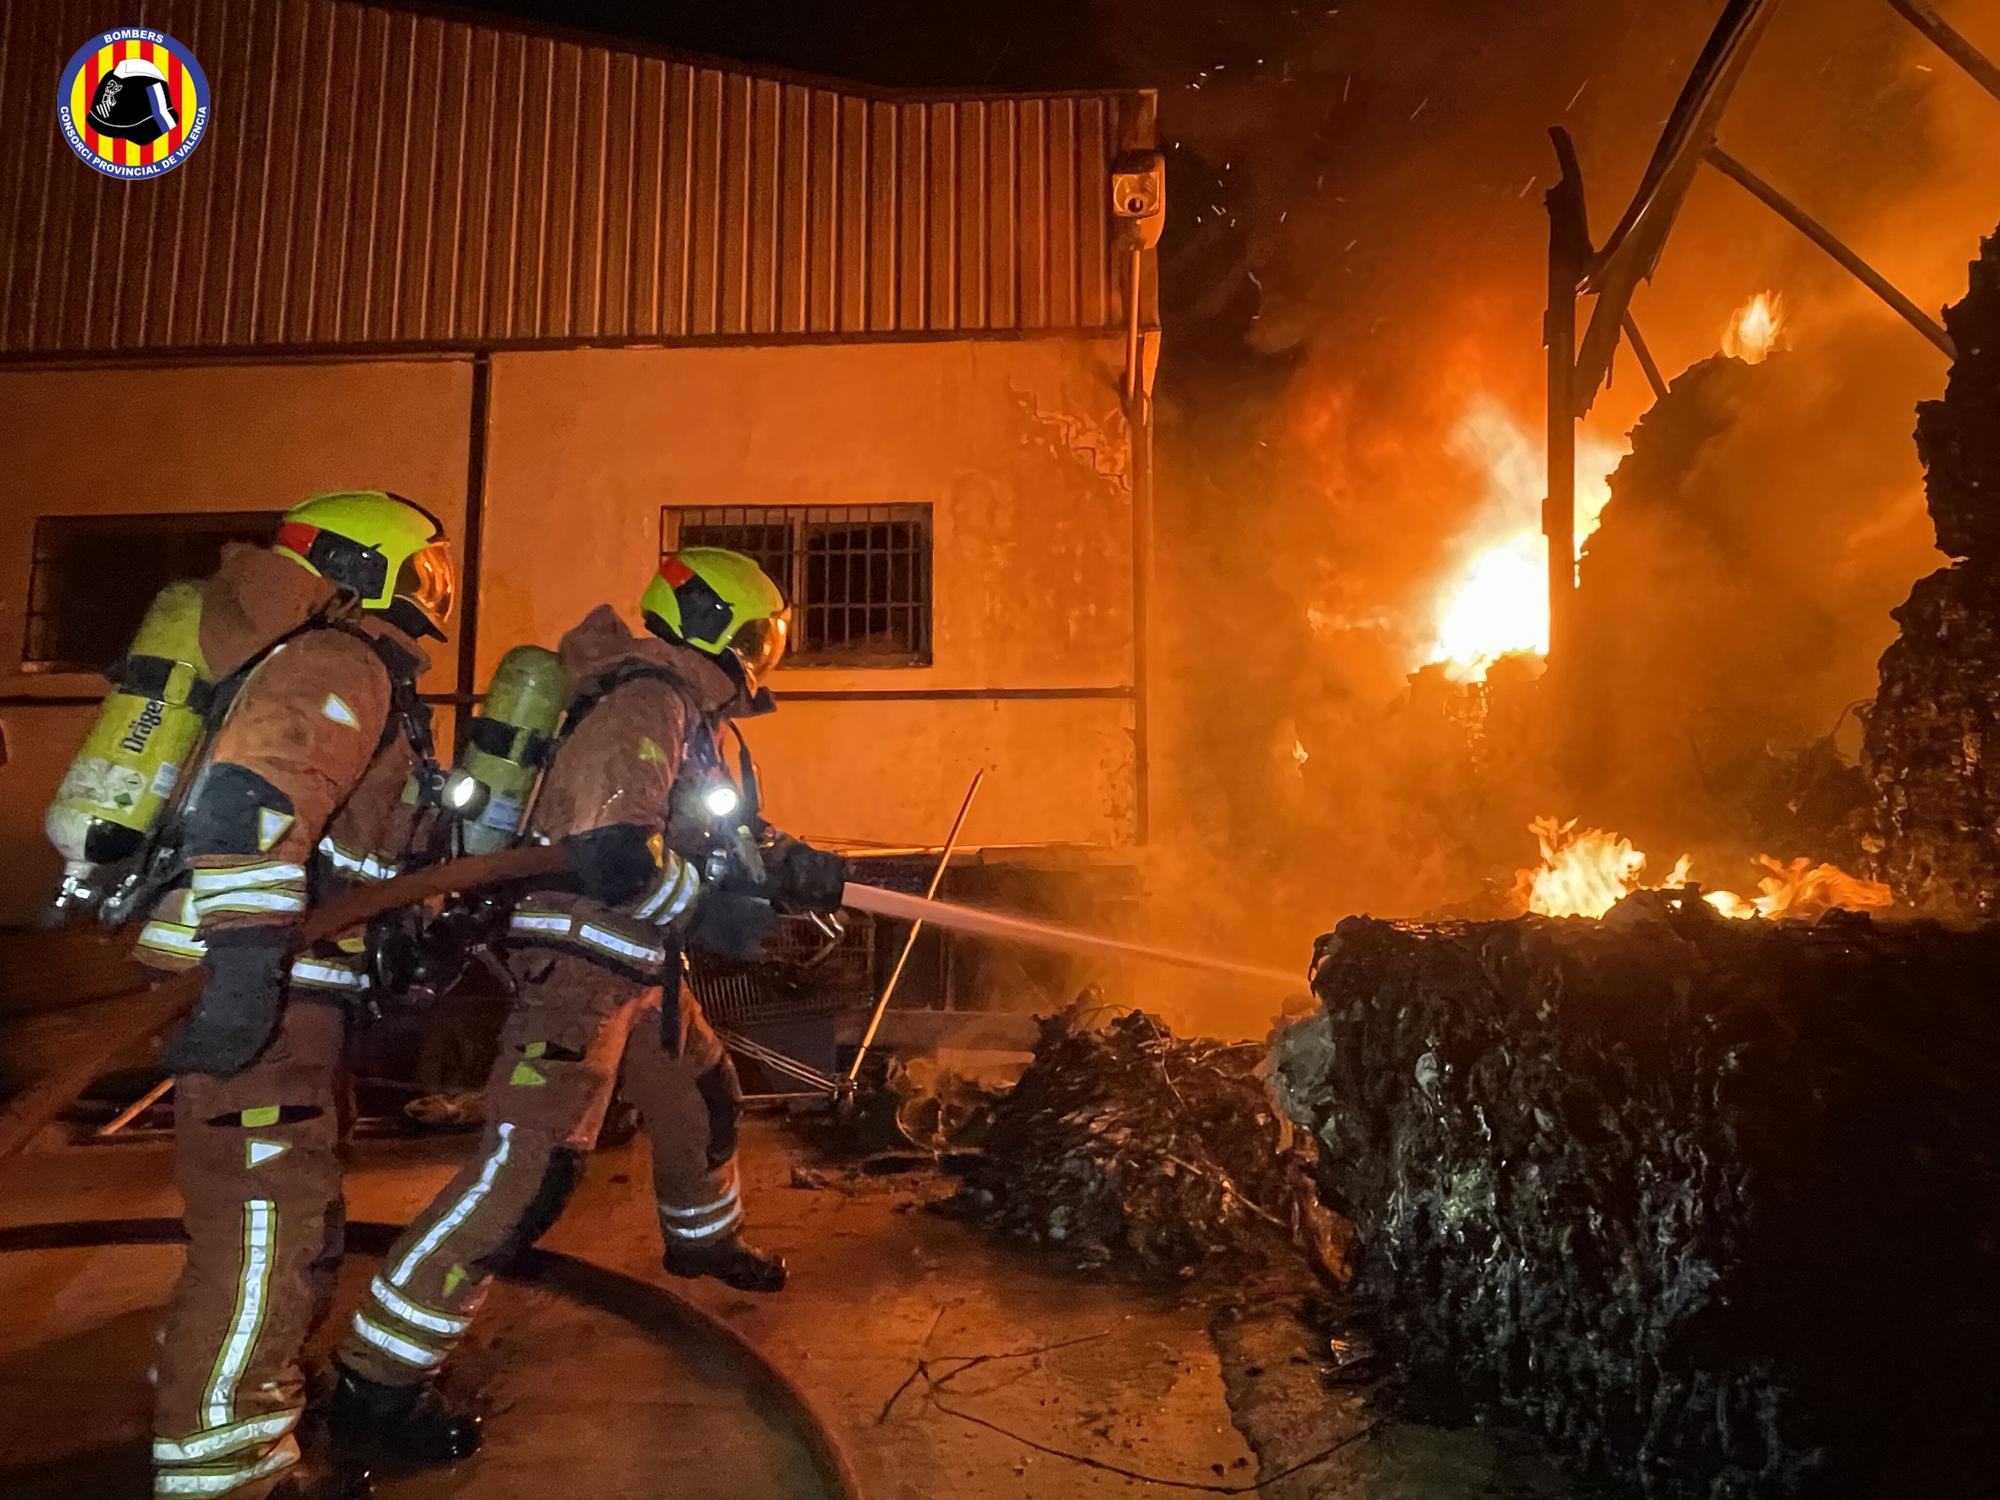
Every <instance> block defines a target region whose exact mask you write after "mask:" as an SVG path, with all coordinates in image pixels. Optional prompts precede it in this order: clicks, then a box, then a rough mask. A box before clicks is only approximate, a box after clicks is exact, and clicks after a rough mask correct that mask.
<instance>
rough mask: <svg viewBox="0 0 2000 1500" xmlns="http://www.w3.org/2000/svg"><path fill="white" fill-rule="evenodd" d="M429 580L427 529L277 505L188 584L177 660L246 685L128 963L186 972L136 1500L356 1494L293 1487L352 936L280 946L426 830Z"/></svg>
mask: <svg viewBox="0 0 2000 1500" xmlns="http://www.w3.org/2000/svg"><path fill="white" fill-rule="evenodd" d="M452 584H453V574H452V565H451V556H450V552H449V550H448V548H447V546H446V543H445V541H444V538H443V535H442V531H441V529H440V527H439V525H438V523H437V521H436V520H435V519H434V518H432V517H431V516H430V515H428V514H426V513H425V512H424V511H423V510H421V509H419V508H418V507H417V506H415V505H413V504H412V503H410V502H409V501H407V500H404V499H401V498H400V497H397V496H394V495H390V494H387V493H384V492H381V491H364V492H358V493H346V494H336V495H322V496H319V497H317V498H315V499H312V500H309V501H307V502H305V503H304V504H302V505H300V506H298V507H296V508H295V509H293V510H292V511H290V512H288V513H287V514H286V516H285V517H284V520H283V523H282V525H281V527H280V529H279V531H278V537H277V544H276V546H275V547H273V548H271V549H268V550H267V549H262V548H254V547H236V548H231V549H229V550H228V551H227V552H226V553H225V555H224V558H223V561H222V565H221V567H220V569H219V570H218V571H217V573H216V575H215V576H214V577H213V578H211V579H210V580H209V581H208V582H207V583H206V584H205V585H204V597H203V606H202V622H201V631H202V642H201V644H202V651H203V654H204V655H205V657H206V658H207V660H208V662H209V664H210V665H211V666H212V667H214V668H215V669H216V670H217V671H218V672H219V673H224V674H227V673H231V672H242V669H243V668H245V667H246V666H247V668H248V670H247V672H246V673H243V675H241V677H240V685H239V686H238V687H237V688H236V691H235V695H234V697H233V699H232V700H231V703H230V706H229V708H228V710H227V712H226V716H225V717H224V718H223V720H222V722H221V725H220V727H219V728H218V729H217V731H216V733H215V737H214V740H213V742H212V744H211V746H210V747H209V749H208V751H207V753H206V756H205V758H204V761H203V764H202V768H201V770H200V771H199V772H198V773H197V774H198V779H197V780H196V782H195V784H194V786H193V788H192V790H191V792H190V796H189V802H188V805H187V809H186V812H185V815H184V823H183V828H182V839H183V844H182V847H183V850H184V853H185V856H186V858H187V863H188V865H189V867H190V873H189V875H188V877H187V881H186V885H185V887H184V888H183V889H180V890H177V891H174V892H172V893H171V894H170V895H169V896H168V897H167V898H166V900H165V902H164V903H163V905H162V908H161V909H160V910H158V911H156V912H155V914H154V917H153V920H152V921H151V922H149V923H148V924H147V926H146V928H145V932H144V935H143V936H142V938H141V945H140V956H141V957H142V958H143V959H145V960H147V961H149V962H153V963H156V964H159V965H165V966H172V965H175V964H179V965H183V966H187V965H193V964H199V965H200V966H201V967H202V968H203V969H204V971H205V972H206V975H207V983H206V985H205V987H204V989H203V991H202V995H201V999H200V1000H199V1002H198V1003H197V1005H196V1007H195V1010H194V1013H193V1015H192V1017H191V1018H190V1020H189V1021H188V1023H187V1024H186V1026H185V1027H184V1028H183V1029H182V1030H181V1031H180V1032H179V1034H178V1035H176V1036H175V1037H174V1038H173V1039H172V1041H171V1042H170V1044H169V1046H168V1051H167V1060H168V1065H169V1067H170V1069H171V1071H172V1072H173V1073H174V1074H175V1075H176V1087H177V1094H176V1107H175V1110H174V1115H175V1122H176V1167H175V1170H176V1176H177V1178H178V1182H179V1186H180V1191H181V1195H182V1198H183V1200H184V1203H185V1213H184V1221H185V1225H186V1230H187V1238H188V1245H187V1258H186V1263H185V1265H184V1267H183V1269H182V1272H181V1276H180V1280H179V1282H178V1283H177V1284H176V1286H175V1288H174V1293H173V1297H172V1300H171V1301H170V1303H169V1305H168V1309H167V1315H166V1322H165V1326H164V1328H163V1330H162V1336H161V1353H160V1360H159V1367H158V1372H157V1382H158V1395H157V1403H156V1408H155V1415H154V1423H153V1435H154V1436H153V1473H154V1491H155V1493H156V1494H157V1495H160V1496H169V1495H176V1496H179V1495H206V1496H213V1495H232V1496H233V1495H241V1496H243V1497H245V1500H264V1497H265V1496H267V1495H272V1496H285V1497H288V1500H293V1497H296V1500H305V1497H321V1496H328V1495H351V1494H353V1493H356V1490H355V1488H354V1485H353V1483H352V1481H351V1476H349V1477H343V1476H342V1475H340V1474H338V1473H334V1472H323V1471H318V1470H314V1469H312V1468H310V1467H295V1465H297V1463H298V1460H299V1457H300V1454H299V1448H298V1444H297V1439H296V1436H295V1431H294V1430H295V1428H296V1426H297V1424H298V1422H299V1420H300V1415H301V1411H302V1408H303V1406H304V1404H305V1402H304V1392H303V1388H302V1379H301V1376H300V1373H299V1369H298V1365H297V1359H298V1354H299V1350H300V1346H301V1345H302V1343H303V1342H304V1340H305V1338H306V1335H307V1332H308V1330H309V1329H310V1327H311V1325H312V1324H313V1323H314V1322H315V1321H316V1320H317V1318H318V1317H319V1316H320V1315H321V1314H322V1313H323V1312H324V1310H325V1307H326V1303H327V1300H328V1299H329V1298H330V1296H331V1293H332V1277H333V1272H334V1269H335V1267H336V1265H337V1264H338V1261H339V1256H340V1249H341V1195H340V1166H339V1162H338V1160H337V1157H336V1140H337V1135H338V1128H339V1127H338V1123H337V1120H336V1086H335V1080H336V1074H337V1071H338V1069H339V1067H340V1063H341V1057H342V1052H343V1050H344V1044H345V1039H346V1031H347V1025H348V1020H349V1011H350V1007H351V1005H352V1003H353V1002H354V1001H355V1000H356V999H357V998H358V997H359V996H360V995H361V994H362V993H363V992H364V991H365V990H366V989H367V987H368V984H369V980H368V976H367V968H366V960H365V956H364V955H363V954H362V953H361V952H360V951H359V949H360V943H359V940H358V938H349V939H346V940H343V941H336V942H330V943H326V944H322V945H320V946H319V947H317V948H315V949H312V950H308V951H305V952H299V953H294V952H293V951H292V948H293V945H292V942H291V938H292V934H293V932H294V930H295V929H296V928H297V927H298V925H299V924H300V923H301V922H302V921H303V919H304V916H305V913H306V911H307V908H308V906H309V905H311V904H314V903H317V902H320V901H323V900H325V899H327V898H328V897H329V896H330V895H332V894H334V893H335V892H337V891H338V890H339V889H340V888H342V887H343V886H345V885H347V884H349V883H352V882H356V881H372V880H382V879H387V878H389V877H391V876H393V875H395V874H396V873H397V872H398V869H399V867H400V865H401V864H402V863H403V862H404V861H405V859H406V858H407V856H408V853H409V851H410V850H411V849H412V848H413V847H414V846H415V841H416V839H417V836H418V834H419V831H420V830H419V824H420V822H421V821H422V820H423V819H424V818H425V817H426V816H427V814H426V812H425V810H424V809H423V807H422V806H421V805H420V799H417V798H413V797H410V796H408V795H406V793H407V791H408V789H409V788H411V787H412V786H413V785H420V784H423V783H424V782H426V781H428V780H429V778H430V771H431V766H430V743H429V725H428V716H427V711H426V710H425V709H424V707H423V705H422V704H421V702H420V701H419V699H418V698H417V694H416V682H417V678H418V675H419V673H421V672H422V670H423V668H424V665H425V659H424V656H423V653H422V652H421V651H420V650H419V649H418V647H417V645H416V638H417V637H418V636H420V635H434V634H439V633H441V630H442V627H443V626H444V624H445V623H446V621H447V620H448V619H449V618H450V614H451V606H452ZM274 641H275V642H277V644H276V645H275V646H273V645H272V643H273V642H274ZM473 1436H474V1437H476V1433H474V1434H473ZM464 1441H469V1439H467V1438H465V1437H464V1435H461V1442H464Z"/></svg>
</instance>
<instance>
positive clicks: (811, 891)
mask: <svg viewBox="0 0 2000 1500" xmlns="http://www.w3.org/2000/svg"><path fill="white" fill-rule="evenodd" d="M769 868H770V877H771V878H770V883H771V899H772V900H773V901H774V902H776V903H777V904H778V906H779V907H780V908H781V909H783V910H785V911H809V912H824V913H827V914H831V913H833V912H837V911H839V910H840V908H841V905H842V896H843V894H844V892H845V889H846V886H847V860H846V858H845V857H844V856H842V855H838V854H830V853H828V852H827V851H826V850H824V849H815V848H813V846H812V845H811V844H808V843H806V842H805V841H804V840H802V839H795V838H789V837H781V838H780V839H779V841H778V844H777V847H776V848H775V849H773V850H772V851H771V857H770V861H769Z"/></svg>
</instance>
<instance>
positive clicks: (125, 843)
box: [43, 582, 211, 919]
mask: <svg viewBox="0 0 2000 1500" xmlns="http://www.w3.org/2000/svg"><path fill="white" fill-rule="evenodd" d="M106 675H107V676H108V677H109V678H110V680H111V692H110V693H109V694H108V695H107V696H106V697H105V699H104V703H103V706H102V707H100V708H99V709H98V711H97V718H96V719H95V720H94V721H93V722H92V724H91V726H90V732H89V733H88V734H87V735H85V736H84V740H83V745H82V747H81V748H80V749H79V750H78V751H77V753H76V757H75V759H73V760H72V761H71V762H70V764H69V770H68V772H67V773H66V774H65V775H64V776H63V780H62V786H61V788H60V789H59V790H58V791H57V792H56V797H55V801H53V802H52V803H50V804H49V810H48V814H47V816H46V817H45V818H44V819H43V828H44V829H45V831H46V832H47V834H48V838H49V842H50V843H51V844H53V845H54V846H55V848H56V852H57V853H58V854H60V855H62V857H63V880H62V888H61V890H60V891H59V892H58V893H57V895H56V900H55V905H54V908H53V910H52V913H51V915H52V916H54V917H56V918H58V919H60V918H62V917H64V916H66V915H67V914H68V913H69V912H70V911H72V910H88V909H91V908H94V907H95V906H96V905H97V904H98V903H99V902H100V901H102V900H103V898H104V897H105V895H106V894H108V893H109V891H110V888H111V887H112V886H113V885H114V884H116V882H117V879H118V877H119V876H120V875H121V874H122V873H123V871H122V870H121V869H120V867H121V866H130V865H131V864H132V862H133V861H134V860H135V859H136V858H137V857H138V855H139V854H140V853H141V852H142V851H143V850H144V849H145V847H146V842H147V839H148V836H149V835H150V834H151V833H152V831H153V829H154V827H155V826H156V825H157V824H158V823H159V821H160V814H161V812H162V811H163V810H164V809H165V807H166V806H167V804H168V802H169V801H170V800H171V799H172V797H173V794H174V788H175V787H176V785H178V784H179V781H180V777H181V772H182V770H183V769H184V768H185V767H186V766H187V763H188V760H189V758H190V757H191V756H193V755H194V754H195V753H196V751H197V750H198V749H199V748H200V745H201V740H202V736H203V731H204V729H205V728H206V725H205V723H204V718H203V715H204V713H205V712H206V710H207V707H208V700H209V696H210V692H211V684H210V682H209V680H208V666H207V663H206V662H204V661H203V659H202V654H201V585H200V584H197V583H190V582H180V583H170V584H168V585H167V586H166V587H165V588H164V589H162V590H160V592H159V594H158V595H157V596H156V597H155V598H154V600H153V602H152V605H151V606H150V607H149V608H148V609H147V611H146V615H145V618H144V619H143V620H141V621H140V622H139V629H138V632H137V634H135V635H134V636H133V638H132V645H131V647H130V649H129V650H128V651H127V652H126V653H125V656H124V657H123V659H121V660H120V661H118V662H116V663H115V664H114V665H113V666H112V667H111V668H110V670H109V671H108V672H107V673H106Z"/></svg>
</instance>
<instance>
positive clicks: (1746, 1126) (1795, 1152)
mask: <svg viewBox="0 0 2000 1500" xmlns="http://www.w3.org/2000/svg"><path fill="white" fill-rule="evenodd" d="M1996 964H2000V931H1989V932H1983V933H1977V934H1958V933H1949V932H1945V931H1941V930H1939V929H1936V928H1934V927H1931V926H1929V925H1928V924H1925V925H1916V924H1911V925H1900V926H1893V925H1878V924H1876V923H1874V922H1872V921H1871V920H1869V919H1867V918H1862V917H1854V916H1834V917H1829V918H1827V919H1825V920H1823V921H1822V922H1820V923H1819V924H1818V925H1810V926H1809V925H1806V924H1804V923H1796V922H1784V923H1771V922H1763V921H1748V922H1735V921H1726V920H1723V919H1722V918H1721V917H1720V916H1718V915H1717V914H1715V913H1714V912H1712V911H1711V910H1710V909H1709V908H1708V907H1706V906H1705V905H1703V904H1702V903H1698V902H1692V901H1687V902H1677V901H1676V900H1675V899H1674V898H1673V897H1672V896H1671V894H1670V893H1660V892H1647V893H1641V894H1639V895H1637V896H1634V897H1632V898H1631V899H1630V900H1628V901H1627V902H1626V903H1625V904H1623V905H1621V906H1620V907H1619V908H1617V909H1616V910H1615V911H1614V912H1613V914H1612V916H1611V917H1610V918H1609V919H1608V920H1606V921H1603V922H1592V921H1583V920H1576V919H1569V920H1550V919H1543V918H1535V917H1529V918H1525V919H1519V920H1515V921H1508V922H1480V923H1452V924H1430V925H1418V924H1397V923H1389V922H1382V921H1375V920H1370V919H1366V918H1351V919H1349V920H1347V921H1345V922H1343V923H1341V925H1340V927H1339V928H1338V930H1337V931H1335V932H1334V933H1332V934H1331V935H1329V936H1327V937H1325V938H1323V939H1321V942H1320V948H1319V955H1318V960H1317V964H1316V968H1315V972H1314V988H1315V990H1316V991H1317V993H1318V995H1319V997H1320V999H1321V1001H1322V1004H1323V1007H1324V1011H1323V1014H1321V1015H1320V1016H1317V1017H1314V1018H1313V1019H1311V1020H1310V1021H1307V1022H1303V1023H1300V1024H1298V1025H1295V1026H1293V1027H1291V1028H1290V1029H1288V1030H1287V1031H1286V1032H1284V1033H1281V1034H1280V1037H1279V1039H1278V1042H1277V1044H1276V1052H1275V1077H1274V1082H1275V1085H1276V1088H1277V1092H1278V1095H1279V1098H1280V1100H1281V1101H1282V1102H1283V1103H1284V1106H1285V1108H1286V1110H1287V1112H1288V1113H1290V1114H1291V1115H1292V1116H1293V1118H1294V1119H1296V1120H1298V1121H1299V1122H1300V1123H1302V1124H1305V1125H1307V1126H1309V1127H1310V1128H1311V1129H1312V1130H1313V1132H1314V1134H1315V1135H1316V1137H1317V1139H1318V1141H1319V1145H1320V1180H1321V1184H1322V1187H1323V1191H1324V1194H1325V1197H1326V1201H1327V1202H1328V1204H1329V1205H1330V1206H1331V1207H1332V1208H1334V1209H1335V1210H1336V1211H1337V1212H1339V1213H1341V1214H1343V1215H1345V1216H1346V1217H1347V1218H1348V1219H1350V1220H1351V1221H1352V1222H1353V1225H1354V1228H1355V1232H1356V1241H1355V1247H1354V1254H1355V1269H1356V1277H1357V1281H1356V1285H1357V1287H1358V1288H1359V1289H1360V1290H1361V1293H1362V1295H1363V1296H1364V1297H1365V1298H1366V1299H1367V1300H1368V1301H1369V1302H1370V1303H1371V1304H1372V1305H1374V1306H1375V1307H1377V1308H1378V1309H1379V1310H1380V1313H1381V1315H1382V1317H1383V1319H1384V1321H1385V1323H1386V1325H1387V1326H1388V1327H1389V1329H1390V1330H1391V1331H1392V1332H1393V1333H1394V1334H1395V1335H1396V1336H1397V1337H1398V1338H1399V1339H1400V1340H1401V1341H1402V1343H1403V1344H1404V1346H1405V1348H1404V1353H1406V1354H1407V1356H1408V1357H1409V1358H1410V1359H1411V1361H1412V1362H1413V1364H1414V1365H1415V1366H1416V1367H1417V1368H1419V1369H1421V1370H1427V1371H1432V1372H1456V1374H1457V1375H1458V1376H1460V1377H1462V1378H1463V1380H1464V1381H1465V1382H1466V1385H1467V1387H1468V1390H1467V1394H1468V1395H1470V1396H1471V1397H1472V1398H1474V1399H1475V1400H1477V1401H1480V1402H1482V1403H1484V1404H1487V1405H1490V1406H1497V1407H1499V1408H1502V1409H1504V1410H1505V1411H1507V1412H1509V1413H1511V1414H1513V1415H1514V1416H1515V1417H1517V1418H1519V1419H1522V1420H1525V1421H1528V1422H1530V1423H1532V1424H1534V1425H1536V1426H1538V1427H1540V1428H1541V1429H1542V1430H1543V1431H1545V1432H1546V1433H1548V1434H1550V1435H1551V1436H1552V1437H1554V1438H1555V1439H1557V1440H1558V1441H1559V1442H1560V1443H1562V1444H1563V1445H1564V1446H1565V1447H1567V1448H1568V1449H1569V1450H1570V1451H1572V1452H1573V1453H1575V1454H1577V1455H1579V1456H1580V1457H1582V1458H1583V1459H1584V1460H1585V1461H1586V1462H1588V1463H1589V1464H1591V1465H1592V1466H1593V1467H1595V1468H1597V1469H1599V1470H1601V1471H1602V1472H1605V1473H1607V1474H1608V1475H1609V1476H1610V1477H1612V1478H1613V1479H1615V1480H1617V1481H1619V1482H1621V1483H1624V1484H1629V1485H1633V1486H1635V1487H1636V1488H1637V1489H1638V1490H1639V1491H1640V1492H1642V1493H1644V1494H1647V1495H1649V1496H1664V1497H1675V1500H1679V1497H1697V1496H1699V1497H1703V1500H1720V1497H1724V1496H1749V1495H1757V1496H1779V1495H1783V1496H1795V1495H1796V1496H1804V1495H1831V1494H1841V1495H1868V1494H1891V1493H1893V1494H1955V1493H1971V1492H1974V1491H1978V1490H1980V1489H1982V1488H1983V1486H1984V1483H1985V1479H1986V1478H1990V1475H1984V1474H1983V1471H1984V1470H1985V1469H1986V1467H1987V1465H1988V1459H1987V1457H1986V1455H1987V1454H1988V1453H1990V1451H1991V1445H1992V1443H1993V1441H1994V1439H1995V1438H1996V1437H2000V1381H1997V1380H1996V1377H1995V1374H1994V1365H1993V1361H1992V1348H1993V1344H1994V1340H1995V1338H1996V1337H2000V1302H1996V1300H1995V1298H1994V1296H1993V1292H1992V1288H1993V1287H1994V1285H1995V1284H1996V1278H2000V1007H1996V1006H1995V1005H1994V1004H1993V999H1992V980H1991V976H1992V975H1993V974H1994V973H1995V972H1996ZM1891 1464H1893V1465H1895V1466H1896V1467H1895V1469H1894V1473H1893V1477H1892V1482H1888V1483H1886V1484H1885V1483H1883V1481H1882V1476H1883V1474H1884V1473H1885V1469H1886V1466H1888V1465H1891ZM1954 1464H1957V1465H1965V1466H1972V1465H1977V1466H1978V1467H1979V1469H1980V1470H1981V1471H1982V1478H1981V1479H1980V1480H1979V1481H1977V1482H1974V1481H1972V1480H1970V1479H1969V1478H1968V1477H1966V1476H1963V1475H1960V1476H1956V1477H1954V1475H1952V1474H1950V1473H1946V1472H1941V1470H1948V1469H1950V1467H1951V1466H1952V1465H1954Z"/></svg>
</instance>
